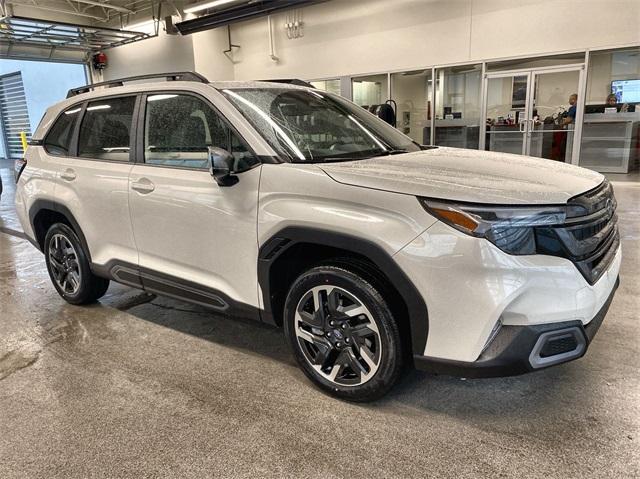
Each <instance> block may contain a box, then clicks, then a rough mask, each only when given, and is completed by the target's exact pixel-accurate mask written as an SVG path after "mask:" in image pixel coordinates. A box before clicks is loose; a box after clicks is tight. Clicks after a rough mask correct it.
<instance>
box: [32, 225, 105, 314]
mask: <svg viewBox="0 0 640 479" xmlns="http://www.w3.org/2000/svg"><path fill="white" fill-rule="evenodd" d="M44 252H45V261H46V263H47V270H48V271H49V277H50V278H51V281H52V283H53V285H54V286H55V288H56V290H57V291H58V294H60V296H62V298H64V300H65V301H67V302H68V303H71V304H78V305H80V304H88V303H93V302H95V301H96V300H98V299H99V298H101V297H102V296H104V294H105V293H106V292H107V289H108V288H109V280H107V279H104V278H99V277H98V276H95V275H94V274H93V273H92V272H91V268H90V266H89V261H88V259H87V255H86V253H85V252H84V250H83V249H82V245H81V244H80V240H79V239H78V236H77V235H76V233H75V232H74V231H73V230H72V229H71V228H70V227H69V226H67V225H65V224H64V223H56V224H54V225H53V226H51V228H49V231H47V235H46V237H45V240H44Z"/></svg>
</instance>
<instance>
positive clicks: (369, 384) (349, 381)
mask: <svg viewBox="0 0 640 479" xmlns="http://www.w3.org/2000/svg"><path fill="white" fill-rule="evenodd" d="M374 283H375V282H374V281H373V280H372V279H371V280H370V278H369V276H368V275H367V274H366V273H365V271H359V270H358V268H354V269H353V271H352V270H351V269H350V268H348V266H347V267H343V266H332V265H327V266H318V267H315V268H313V269H310V270H309V271H307V272H306V273H304V274H302V275H301V276H300V277H299V278H298V279H297V280H296V281H295V282H294V284H293V285H292V287H291V289H290V291H289V294H288V296H287V300H286V302H285V310H284V321H285V332H286V334H287V337H288V338H289V341H290V343H291V347H292V349H293V353H294V355H295V357H296V360H297V361H298V364H299V365H300V366H301V368H302V370H303V371H304V372H305V374H306V375H307V376H308V377H309V378H310V379H311V380H312V381H313V382H314V383H315V384H317V385H318V386H319V387H320V388H321V389H323V390H324V391H327V392H329V393H331V394H333V395H334V396H337V397H339V398H341V399H346V400H350V401H360V402H364V401H372V400H374V399H377V398H379V397H381V396H383V395H384V394H385V393H386V392H387V391H388V390H389V389H390V388H391V387H392V386H393V384H394V383H395V382H396V380H397V379H398V376H399V374H400V369H401V363H402V351H401V341H400V333H399V330H398V325H397V323H396V321H395V320H394V318H393V315H392V313H391V310H390V308H389V306H388V305H387V303H386V301H385V299H384V298H383V296H382V295H381V294H380V292H379V290H378V289H377V288H376V287H374V286H373V284H374Z"/></svg>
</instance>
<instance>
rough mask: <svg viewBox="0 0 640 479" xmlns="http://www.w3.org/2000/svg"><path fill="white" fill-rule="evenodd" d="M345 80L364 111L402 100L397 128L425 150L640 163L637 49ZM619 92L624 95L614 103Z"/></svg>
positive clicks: (610, 166)
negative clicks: (433, 147) (448, 148)
mask: <svg viewBox="0 0 640 479" xmlns="http://www.w3.org/2000/svg"><path fill="white" fill-rule="evenodd" d="M434 79H435V82H434ZM343 80H347V81H350V84H351V87H352V88H351V90H352V94H351V99H352V100H353V101H354V102H355V103H357V104H359V105H362V106H367V107H368V106H370V105H372V104H379V103H385V102H386V101H388V100H392V101H393V102H395V104H397V107H396V113H397V117H396V122H395V123H396V125H395V126H396V127H397V128H398V129H399V130H401V131H402V132H404V133H405V134H406V135H408V136H410V137H411V138H412V139H414V140H415V141H417V142H419V143H422V144H435V145H440V146H453V147H461V148H471V149H478V148H480V149H485V150H489V151H504V152H511V153H517V154H527V155H531V156H538V157H542V158H547V159H551V160H556V161H564V162H567V163H574V164H579V165H581V166H585V167H588V168H592V169H595V170H598V171H602V172H628V171H631V170H634V169H637V168H638V167H639V166H640V165H639V163H640V135H639V127H640V97H638V96H637V95H640V91H639V90H640V47H638V46H633V47H621V48H616V49H610V50H593V51H581V52H580V51H578V52H573V53H567V54H558V55H546V56H538V57H528V58H515V59H508V60H499V61H498V60H497V61H486V62H483V63H478V62H476V63H468V64H456V65H446V66H442V67H440V66H436V67H431V68H424V69H416V70H407V71H400V72H390V73H387V74H384V73H383V74H375V75H363V76H357V77H351V78H348V77H345V78H343ZM334 81H335V84H336V85H338V84H339V83H340V80H334ZM434 85H435V86H434ZM323 89H328V88H326V87H325V88H323ZM614 89H615V90H616V92H617V96H618V97H620V98H616V99H615V100H610V101H613V103H612V104H611V105H609V106H608V107H607V105H605V104H606V103H607V96H608V95H609V94H611V93H612V91H613V90H614ZM336 91H337V87H336ZM385 92H387V93H386V95H385ZM342 94H345V90H344V85H343V90H342ZM576 96H577V99H576ZM571 103H575V104H574V105H572V104H571ZM636 105H638V108H637V110H636ZM394 106H395V105H394Z"/></svg>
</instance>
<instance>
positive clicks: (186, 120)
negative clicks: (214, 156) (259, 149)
mask: <svg viewBox="0 0 640 479" xmlns="http://www.w3.org/2000/svg"><path fill="white" fill-rule="evenodd" d="M209 146H215V147H218V148H223V149H225V150H228V151H229V152H231V153H232V154H233V156H234V158H235V160H236V161H235V163H236V168H235V170H236V172H241V171H243V170H246V169H247V168H250V167H251V166H253V165H254V164H255V163H256V162H257V160H256V159H255V157H254V156H253V154H252V153H251V152H250V151H249V150H248V149H247V148H246V146H245V145H244V143H243V142H242V141H241V140H240V138H238V136H237V135H236V134H235V133H234V132H233V131H232V130H231V128H229V126H228V125H227V124H226V122H225V121H223V119H222V118H221V117H220V116H219V115H218V113H217V112H216V111H215V110H214V109H213V108H212V107H211V106H209V105H208V104H207V103H206V102H204V101H203V100H201V99H200V98H197V97H195V96H192V95H185V94H179V93H176V94H173V93H160V94H155V95H148V96H147V102H146V111H145V128H144V161H145V163H148V164H153V165H162V166H175V167H181V168H194V169H205V168H207V166H208V165H207V154H208V151H207V148H208V147H209Z"/></svg>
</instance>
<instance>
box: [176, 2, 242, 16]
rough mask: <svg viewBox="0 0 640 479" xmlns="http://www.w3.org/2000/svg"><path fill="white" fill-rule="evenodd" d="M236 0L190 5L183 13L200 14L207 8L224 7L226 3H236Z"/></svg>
mask: <svg viewBox="0 0 640 479" xmlns="http://www.w3.org/2000/svg"><path fill="white" fill-rule="evenodd" d="M237 1H238V0H211V1H209V2H201V3H196V4H195V5H191V6H190V7H187V8H185V9H184V12H185V13H194V12H201V11H202V10H206V9H207V8H215V7H220V6H222V5H226V4H227V3H233V2H237Z"/></svg>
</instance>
